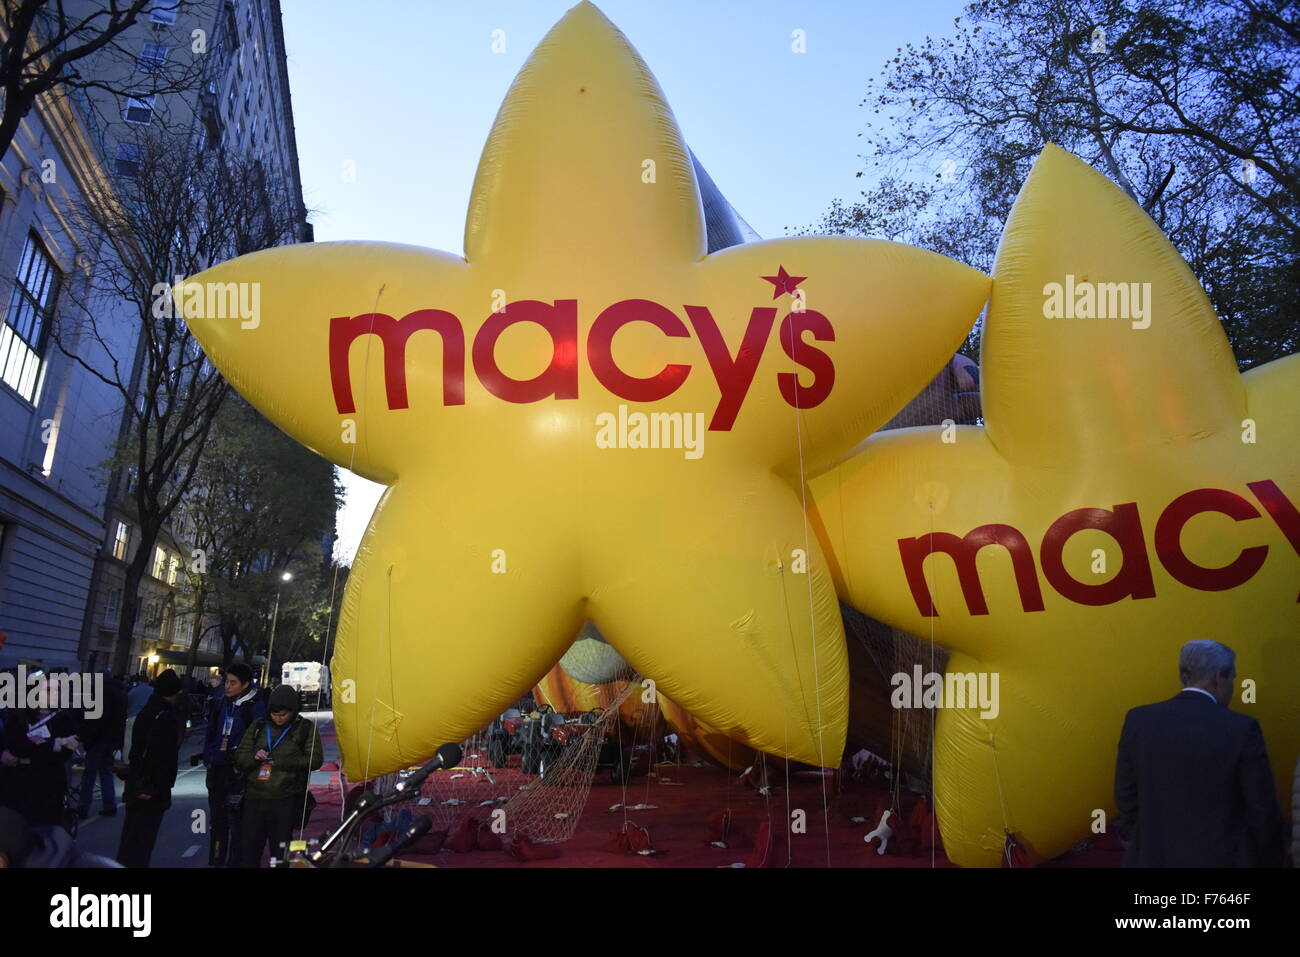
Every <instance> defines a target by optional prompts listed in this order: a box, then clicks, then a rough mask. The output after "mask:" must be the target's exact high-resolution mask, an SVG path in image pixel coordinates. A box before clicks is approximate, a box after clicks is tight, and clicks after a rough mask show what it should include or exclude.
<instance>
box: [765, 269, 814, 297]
mask: <svg viewBox="0 0 1300 957" xmlns="http://www.w3.org/2000/svg"><path fill="white" fill-rule="evenodd" d="M763 278H764V279H766V280H767V281H768V282H770V283H771V284H772V285H774V286H776V291H775V292H773V293H772V298H773V299H780V298H781V297H782V296H783V295H785V294H786V293H789V294H790V295H792V296H793V295H794V292H795V290H796V289H798V288H799V283H801V282H803V281H804V280H805V279H807V278H808V277H807V276H791V275H790V274H789V273H788V272H786V271H785V267H784V266H779V267H777V270H776V275H775V276H764V277H763Z"/></svg>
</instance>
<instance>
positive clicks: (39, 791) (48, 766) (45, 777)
mask: <svg viewBox="0 0 1300 957" xmlns="http://www.w3.org/2000/svg"><path fill="white" fill-rule="evenodd" d="M29 680H30V679H29ZM39 680H41V681H47V680H48V676H46V675H43V674H42V675H41V676H40V679H39ZM47 694H49V695H51V696H52V691H47ZM51 703H52V702H51ZM80 745H81V742H80V739H78V738H77V719H76V717H74V716H73V715H72V714H70V713H69V712H66V711H56V710H54V709H52V708H15V709H14V710H13V711H10V712H9V714H8V716H7V717H6V719H5V727H4V743H3V747H2V748H0V760H3V761H4V763H5V764H7V765H8V766H9V773H8V775H7V776H8V781H7V782H6V783H5V791H6V795H5V801H6V802H7V803H8V806H9V807H11V808H13V809H14V810H15V811H17V812H18V813H19V814H21V815H22V816H23V817H24V818H25V819H26V821H27V823H28V824H29V825H31V826H33V827H36V826H41V825H54V824H60V823H62V819H63V796H64V794H65V793H66V792H67V790H68V761H69V759H70V758H71V757H72V755H73V754H74V753H75V752H76V750H77V748H79V747H80Z"/></svg>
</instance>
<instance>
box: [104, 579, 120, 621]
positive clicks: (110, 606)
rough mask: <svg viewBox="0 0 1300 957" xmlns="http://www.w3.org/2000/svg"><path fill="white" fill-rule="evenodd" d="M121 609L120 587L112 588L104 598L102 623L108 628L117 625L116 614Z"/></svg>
mask: <svg viewBox="0 0 1300 957" xmlns="http://www.w3.org/2000/svg"><path fill="white" fill-rule="evenodd" d="M121 611H122V589H120V588H114V589H113V590H112V591H110V592H109V593H108V597H107V598H106V599H105V600H104V624H105V625H107V626H108V627H109V628H116V627H117V619H118V615H119V614H121Z"/></svg>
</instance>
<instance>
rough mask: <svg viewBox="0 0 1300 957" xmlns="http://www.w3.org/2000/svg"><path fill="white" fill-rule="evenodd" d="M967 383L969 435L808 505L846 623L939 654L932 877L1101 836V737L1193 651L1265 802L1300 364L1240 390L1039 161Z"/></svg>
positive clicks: (1117, 235) (1288, 734)
mask: <svg viewBox="0 0 1300 957" xmlns="http://www.w3.org/2000/svg"><path fill="white" fill-rule="evenodd" d="M980 381H981V383H982V387H983V395H982V398H983V410H984V418H985V425H984V427H982V428H979V427H973V426H972V427H962V428H957V429H955V430H944V429H943V428H916V429H904V430H899V431H896V432H889V433H882V434H880V435H878V436H876V437H874V438H872V439H870V440H869V441H867V442H866V443H865V444H864V446H863V447H862V449H861V450H860V451H859V452H858V453H857V454H856V455H854V456H852V457H851V458H849V459H848V460H847V461H846V462H844V463H843V464H841V465H839V466H838V467H837V468H834V469H832V470H830V471H828V472H826V473H825V474H822V475H821V476H819V477H818V478H816V479H814V480H813V481H812V482H811V488H812V490H813V493H814V495H815V501H816V515H815V518H816V524H817V526H818V527H819V529H820V534H821V536H822V539H823V543H824V544H825V546H826V547H827V548H828V549H829V550H830V551H831V552H833V554H834V556H835V560H836V563H837V569H838V571H837V585H838V586H839V588H840V589H841V592H842V594H843V595H844V597H845V600H846V601H848V602H850V603H851V604H853V605H854V606H855V607H857V608H859V609H861V610H862V611H864V612H867V613H869V614H871V615H873V616H875V617H877V618H879V619H881V620H883V621H886V622H888V623H889V624H891V625H894V626H895V627H898V628H901V629H904V630H906V631H909V632H911V633H913V634H915V635H917V636H919V637H922V638H928V639H931V640H933V641H935V642H936V643H938V644H940V645H942V646H945V647H947V648H949V649H951V650H952V651H953V654H952V656H951V658H950V659H949V662H948V678H947V679H945V689H946V688H947V687H949V686H952V687H953V690H954V692H955V694H965V695H966V699H965V706H964V707H963V706H960V703H961V699H960V698H957V697H952V698H949V699H947V702H946V703H947V704H949V705H951V704H952V703H953V702H954V701H956V702H957V703H958V706H948V707H944V708H943V709H942V710H940V711H939V712H938V725H937V732H936V745H935V757H934V774H935V788H936V804H935V810H936V814H937V816H938V819H939V824H940V827H941V830H942V833H943V843H944V848H945V850H946V852H947V853H948V855H949V857H950V858H951V859H952V860H953V861H955V862H957V863H959V864H966V865H987V866H994V865H996V864H998V862H999V861H1000V859H1001V855H1002V852H1003V847H1004V845H1005V843H1006V840H1007V834H1008V833H1011V834H1014V835H1016V836H1017V838H1018V841H1019V843H1020V844H1021V845H1023V846H1024V847H1025V848H1026V849H1028V850H1029V851H1030V852H1031V853H1032V855H1033V856H1035V857H1037V858H1040V859H1042V858H1050V857H1053V856H1055V855H1057V854H1059V853H1061V852H1063V851H1065V850H1066V849H1067V848H1069V847H1070V846H1071V845H1072V844H1074V843H1075V842H1077V841H1078V840H1080V839H1081V838H1084V837H1087V836H1089V835H1090V834H1094V833H1097V826H1098V825H1100V826H1102V827H1108V826H1109V824H1110V823H1113V820H1112V819H1113V815H1114V812H1115V807H1114V799H1113V791H1112V789H1113V785H1114V774H1115V757H1116V747H1117V743H1118V740H1119V733H1120V728H1121V725H1122V723H1123V719H1124V714H1125V712H1126V711H1127V710H1128V709H1129V708H1131V707H1134V706H1136V705H1140V704H1147V703H1151V702H1154V701H1159V700H1163V699H1166V698H1169V697H1172V696H1173V695H1174V694H1175V693H1177V691H1178V690H1179V687H1180V686H1179V684H1178V683H1177V682H1178V674H1177V664H1178V653H1179V649H1180V647H1181V646H1182V644H1183V643H1184V642H1186V641H1189V640H1191V639H1201V638H1209V639H1214V640H1217V641H1221V642H1223V643H1224V644H1226V645H1228V646H1229V647H1231V648H1233V649H1234V650H1235V651H1236V652H1237V655H1238V659H1237V674H1238V693H1237V697H1236V699H1235V700H1234V701H1233V703H1232V707H1233V708H1234V709H1235V710H1238V711H1241V712H1243V713H1245V714H1249V715H1252V716H1254V717H1255V718H1257V719H1258V720H1259V722H1260V725H1261V726H1262V729H1263V732H1264V737H1265V739H1266V741H1267V742H1268V747H1269V757H1270V760H1271V763H1272V767H1273V769H1274V772H1275V773H1276V774H1277V776H1278V785H1279V793H1286V791H1287V789H1288V788H1289V776H1290V773H1291V769H1292V767H1293V766H1294V763H1295V756H1296V752H1297V749H1298V748H1300V639H1298V638H1297V635H1300V605H1298V604H1297V599H1298V597H1300V596H1298V594H1297V592H1298V591H1300V512H1298V511H1297V507H1298V506H1300V454H1297V445H1296V436H1297V435H1300V356H1291V357H1288V358H1286V359H1281V360H1278V361H1275V362H1272V363H1270V364H1268V365H1265V366H1262V367H1260V368H1257V369H1253V370H1251V371H1250V372H1249V373H1247V374H1246V375H1240V374H1239V373H1238V371H1237V366H1236V363H1235V362H1234V360H1233V355H1232V352H1231V350H1230V349H1229V347H1228V342H1227V339H1226V338H1225V336H1224V333H1223V329H1222V326H1221V324H1220V322H1219V320H1218V319H1217V317H1216V316H1215V315H1214V312H1213V311H1212V309H1211V306H1210V303H1209V301H1208V299H1207V298H1206V296H1205V294H1204V293H1203V292H1202V290H1201V288H1200V286H1199V284H1198V283H1197V281H1196V279H1195V277H1194V276H1193V275H1192V274H1191V272H1190V271H1189V270H1188V268H1187V265H1186V264H1185V263H1184V262H1183V261H1182V259H1181V258H1180V257H1179V255H1178V253H1177V252H1176V250H1175V249H1174V248H1173V247H1172V246H1171V245H1170V243H1169V242H1168V241H1167V240H1166V239H1165V237H1164V236H1163V235H1162V234H1161V232H1160V230H1159V228H1158V227H1157V226H1156V225H1155V223H1153V222H1152V221H1151V220H1150V218H1149V217H1148V216H1147V215H1146V213H1145V212H1143V211H1142V209H1141V208H1139V207H1138V206H1137V205H1136V204H1135V203H1133V202H1132V201H1131V200H1130V199H1129V198H1128V197H1127V196H1126V195H1125V194H1124V193H1123V192H1122V191H1121V190H1120V189H1119V188H1117V187H1116V186H1114V185H1113V184H1111V183H1110V181H1109V180H1107V179H1106V178H1105V177H1104V176H1102V175H1101V174H1100V173H1098V172H1096V171H1095V170H1093V169H1092V168H1091V167H1089V166H1088V165H1087V164H1085V163H1083V162H1082V161H1080V160H1078V159H1076V158H1074V157H1072V156H1070V155H1069V154H1067V153H1065V152H1064V151H1062V150H1059V149H1057V148H1055V147H1048V148H1047V149H1046V150H1045V151H1044V153H1043V154H1042V156H1041V157H1040V158H1039V159H1038V162H1037V164H1036V165H1035V167H1034V169H1033V172H1032V174H1031V175H1030V178H1029V180H1028V181H1027V182H1026V184H1025V186H1024V189H1023V190H1022V191H1021V193H1020V197H1019V199H1018V200H1017V201H1016V205H1015V208H1014V210H1013V211H1012V214H1011V217H1010V219H1009V221H1008V222H1007V224H1006V229H1005V232H1004V234H1003V239H1002V245H1001V248H1000V249H999V252H998V257H997V264H996V268H995V272H994V281H993V294H992V299H991V303H990V310H989V314H988V317H987V319H986V324H985V328H984V337H983V355H982V357H981V375H980ZM945 432H947V434H945ZM954 676H971V678H972V679H974V682H975V683H974V684H972V682H971V681H970V680H965V679H964V680H963V681H962V682H961V683H960V685H961V687H956V685H957V683H956V682H954V681H953V680H952V679H953V678H954ZM980 681H983V682H984V685H983V687H981V686H979V684H978V683H979V682H980ZM899 690H900V692H901V691H902V690H903V689H902V688H901V687H900V689H899ZM984 691H988V692H994V691H996V693H995V694H993V693H990V694H989V695H988V696H987V699H988V700H987V703H986V702H983V701H981V702H978V703H972V702H973V701H974V699H976V698H978V697H980V696H982V695H983V692H984ZM909 694H910V692H909ZM919 697H920V696H919V695H911V701H910V703H912V704H914V703H916V699H917V698H919ZM900 702H901V703H905V704H906V703H909V702H904V701H903V695H901V694H900Z"/></svg>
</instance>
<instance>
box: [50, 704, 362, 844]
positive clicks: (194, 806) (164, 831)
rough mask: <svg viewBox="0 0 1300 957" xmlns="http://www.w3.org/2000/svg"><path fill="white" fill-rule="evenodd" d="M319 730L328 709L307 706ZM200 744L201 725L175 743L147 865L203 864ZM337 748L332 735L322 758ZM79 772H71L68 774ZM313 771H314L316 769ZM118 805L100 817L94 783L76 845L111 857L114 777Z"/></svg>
mask: <svg viewBox="0 0 1300 957" xmlns="http://www.w3.org/2000/svg"><path fill="white" fill-rule="evenodd" d="M303 717H305V718H310V719H311V720H312V721H314V722H315V723H316V725H317V726H318V727H319V728H320V730H321V731H322V732H323V731H325V730H326V729H327V728H328V727H329V726H330V725H331V724H332V723H333V720H334V715H333V712H330V711H313V712H306V713H304V715H303ZM202 747H203V725H198V726H196V727H194V728H191V729H190V733H189V737H188V738H186V740H185V742H184V743H183V744H182V745H181V750H180V771H179V772H178V773H177V775H176V786H175V788H173V789H172V806H171V807H170V808H169V809H168V811H167V813H166V814H164V815H163V822H162V828H161V829H160V830H159V832H158V843H157V844H155V845H154V851H153V859H152V861H151V866H153V867H207V866H208V831H207V817H208V790H207V786H206V784H205V783H204V782H205V772H204V768H203V765H202V764H199V765H198V766H197V767H194V768H191V767H190V766H189V759H190V755H191V754H197V753H198V752H199V751H201V750H202ZM338 757H339V756H338V748H337V747H336V746H335V745H334V743H333V737H332V736H331V738H330V739H329V741H328V742H327V743H326V744H325V756H324V760H325V761H337V760H338ZM80 773H81V772H80V771H73V772H72V774H73V776H74V780H75V776H76V775H79V774H80ZM318 773H319V772H318ZM116 787H117V797H118V809H117V814H116V815H114V816H113V817H100V816H99V812H100V810H101V809H102V808H103V802H102V801H101V799H100V797H99V790H98V786H97V787H96V792H95V800H94V803H93V804H91V806H90V816H89V817H87V818H86V819H85V820H84V821H82V822H81V827H80V829H79V830H78V831H77V847H78V848H80V849H81V850H83V851H87V852H89V853H91V854H100V855H103V856H104V857H110V858H112V857H115V856H116V854H117V843H118V839H119V838H120V837H121V834H122V821H123V819H124V817H125V815H126V809H125V808H124V807H123V806H122V801H121V797H122V782H121V781H117V782H116Z"/></svg>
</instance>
